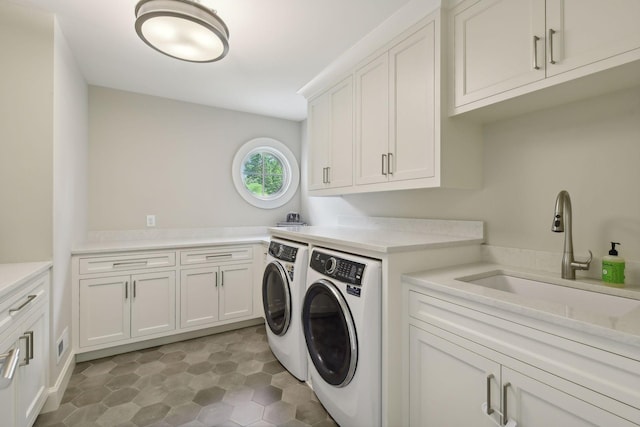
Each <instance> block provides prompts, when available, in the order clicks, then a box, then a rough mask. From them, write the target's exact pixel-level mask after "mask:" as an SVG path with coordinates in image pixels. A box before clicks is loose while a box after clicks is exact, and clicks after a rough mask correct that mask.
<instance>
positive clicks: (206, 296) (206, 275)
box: [180, 267, 220, 328]
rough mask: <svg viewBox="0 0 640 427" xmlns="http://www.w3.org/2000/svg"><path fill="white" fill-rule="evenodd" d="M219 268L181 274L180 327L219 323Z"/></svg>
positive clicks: (196, 269) (198, 269)
mask: <svg viewBox="0 0 640 427" xmlns="http://www.w3.org/2000/svg"><path fill="white" fill-rule="evenodd" d="M219 274H220V273H219V272H218V267H209V268H194V269H189V270H182V271H181V272H180V327H181V328H189V327H191V326H200V325H207V324H209V323H215V322H217V321H218V276H219Z"/></svg>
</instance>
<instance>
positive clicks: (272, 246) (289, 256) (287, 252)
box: [269, 242, 298, 262]
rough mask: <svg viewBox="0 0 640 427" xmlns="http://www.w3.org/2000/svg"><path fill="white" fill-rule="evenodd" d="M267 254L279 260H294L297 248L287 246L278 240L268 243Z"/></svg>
mask: <svg viewBox="0 0 640 427" xmlns="http://www.w3.org/2000/svg"><path fill="white" fill-rule="evenodd" d="M269 255H271V256H272V257H274V258H276V259H279V260H281V261H287V262H295V261H296V256H297V255H298V248H294V247H291V246H287V245H285V244H283V243H280V242H271V243H269Z"/></svg>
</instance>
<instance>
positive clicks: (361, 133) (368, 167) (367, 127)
mask: <svg viewBox="0 0 640 427" xmlns="http://www.w3.org/2000/svg"><path fill="white" fill-rule="evenodd" d="M388 155H389V56H388V53H387V52H385V53H384V54H382V55H380V56H378V57H376V58H375V59H373V60H371V61H370V62H368V63H367V64H365V65H364V66H362V67H360V68H359V69H358V70H356V184H372V183H376V182H384V181H387V180H388V178H387V177H388V172H387V168H388Z"/></svg>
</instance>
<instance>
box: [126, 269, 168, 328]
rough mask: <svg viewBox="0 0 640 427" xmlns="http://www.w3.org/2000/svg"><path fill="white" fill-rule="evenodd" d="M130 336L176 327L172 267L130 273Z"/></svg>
mask: <svg viewBox="0 0 640 427" xmlns="http://www.w3.org/2000/svg"><path fill="white" fill-rule="evenodd" d="M131 281H132V287H131V336H132V337H140V336H144V335H152V334H157V333H160V332H166V331H173V330H174V329H175V328H176V302H175V301H176V275H175V272H173V271H163V272H158V273H145V274H134V275H132V276H131Z"/></svg>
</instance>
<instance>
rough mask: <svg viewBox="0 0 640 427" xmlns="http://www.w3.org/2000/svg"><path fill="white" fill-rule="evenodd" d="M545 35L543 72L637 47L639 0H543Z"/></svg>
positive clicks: (639, 45) (639, 44)
mask: <svg viewBox="0 0 640 427" xmlns="http://www.w3.org/2000/svg"><path fill="white" fill-rule="evenodd" d="M552 31H554V32H555V33H551V32H552ZM547 37H548V40H547V46H548V47H547V61H548V62H550V61H551V60H553V61H554V62H555V63H554V64H549V65H548V66H547V76H553V75H556V74H560V73H564V72H565V71H569V70H573V69H575V68H578V67H581V66H583V65H587V64H591V63H593V62H597V61H600V60H603V59H607V58H610V57H612V56H615V55H619V54H622V53H624V52H627V51H630V50H633V49H637V48H640V1H638V0H607V1H602V0H547ZM552 54H553V56H552Z"/></svg>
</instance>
